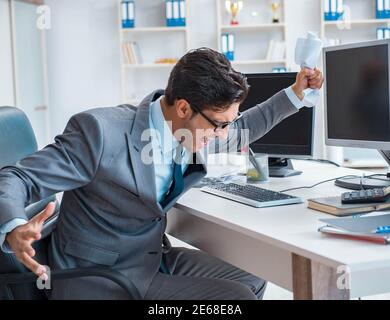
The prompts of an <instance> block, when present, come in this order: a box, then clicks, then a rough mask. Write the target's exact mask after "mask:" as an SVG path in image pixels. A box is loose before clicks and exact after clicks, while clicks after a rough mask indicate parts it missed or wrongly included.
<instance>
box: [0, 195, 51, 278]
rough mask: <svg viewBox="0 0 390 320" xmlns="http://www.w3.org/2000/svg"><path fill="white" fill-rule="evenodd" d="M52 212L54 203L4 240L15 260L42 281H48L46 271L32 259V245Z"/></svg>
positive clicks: (39, 235) (33, 253)
mask: <svg viewBox="0 0 390 320" xmlns="http://www.w3.org/2000/svg"><path fill="white" fill-rule="evenodd" d="M54 211H55V203H54V202H50V203H49V204H48V205H47V206H46V209H45V210H44V211H42V212H41V213H40V214H38V215H36V216H35V217H34V218H32V219H31V220H30V221H29V222H28V223H26V224H24V225H22V226H19V227H17V228H15V229H14V230H12V232H10V233H8V234H7V236H6V238H5V240H6V241H7V242H8V245H9V246H10V247H11V249H12V251H13V252H14V253H15V256H16V258H17V259H18V260H19V261H20V262H21V263H23V264H24V265H25V266H26V267H27V268H28V269H30V270H31V271H32V272H34V273H35V274H36V275H37V276H39V277H41V279H43V280H47V279H48V276H47V273H46V269H45V267H44V266H42V265H40V264H39V263H38V262H37V261H35V260H34V259H33V257H34V256H35V250H34V248H33V247H32V244H33V242H34V241H37V240H39V239H40V238H41V231H42V227H43V224H44V222H45V221H46V220H47V219H48V218H49V217H50V216H51V215H52V214H53V213H54Z"/></svg>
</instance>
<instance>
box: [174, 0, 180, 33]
mask: <svg viewBox="0 0 390 320" xmlns="http://www.w3.org/2000/svg"><path fill="white" fill-rule="evenodd" d="M172 21H173V25H172V26H173V27H178V26H180V1H179V0H173V1H172Z"/></svg>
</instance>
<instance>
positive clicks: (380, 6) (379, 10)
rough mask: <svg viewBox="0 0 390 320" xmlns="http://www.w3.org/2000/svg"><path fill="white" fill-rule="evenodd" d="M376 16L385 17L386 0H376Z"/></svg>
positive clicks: (378, 17)
mask: <svg viewBox="0 0 390 320" xmlns="http://www.w3.org/2000/svg"><path fill="white" fill-rule="evenodd" d="M376 18H377V19H384V18H386V15H385V0H376Z"/></svg>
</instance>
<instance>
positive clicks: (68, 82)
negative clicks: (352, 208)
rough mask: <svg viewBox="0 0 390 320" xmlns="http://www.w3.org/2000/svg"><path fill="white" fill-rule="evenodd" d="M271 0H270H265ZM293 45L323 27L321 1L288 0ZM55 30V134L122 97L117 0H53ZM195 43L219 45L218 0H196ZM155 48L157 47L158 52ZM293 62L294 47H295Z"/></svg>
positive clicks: (50, 41)
mask: <svg viewBox="0 0 390 320" xmlns="http://www.w3.org/2000/svg"><path fill="white" fill-rule="evenodd" d="M264 1H266V0H264ZM285 1H286V9H287V10H286V13H287V14H286V22H287V24H288V28H287V29H288V45H289V46H290V48H291V47H292V48H294V47H295V41H296V38H297V37H298V36H301V35H304V34H305V33H306V32H307V30H313V31H318V32H319V30H320V19H319V18H320V16H319V12H320V2H319V1H317V0H285ZM46 2H47V4H48V5H50V7H51V10H52V30H50V31H49V32H48V33H47V34H48V35H47V46H48V63H49V85H50V88H49V89H50V107H51V128H52V136H54V135H55V134H57V133H59V132H61V131H62V130H63V128H64V126H65V124H66V122H67V120H68V119H69V117H70V116H71V115H72V114H74V113H77V112H80V111H82V110H85V109H88V108H91V107H96V106H112V105H117V104H119V103H120V102H121V101H120V100H121V95H120V56H119V43H118V42H119V36H118V25H117V23H118V14H117V1H116V0H67V1H63V0H47V1H46ZM190 12H191V14H190V17H189V19H190V21H191V23H192V27H191V31H190V38H191V47H192V48H196V47H201V46H208V47H211V48H216V47H217V33H216V32H217V31H216V28H217V21H216V8H215V1H214V0H192V1H191V5H190ZM152 49H153V48H151V50H152ZM289 52H290V54H289V57H288V60H289V63H290V65H291V62H293V54H294V50H293V49H292V50H291V49H290V50H289ZM318 109H319V110H318V111H319V112H317V115H318V116H317V125H318V129H319V130H318V132H319V134H316V141H317V142H318V143H317V144H316V148H315V152H316V155H317V156H322V149H323V148H322V145H323V144H322V141H323V137H322V134H321V133H320V132H321V130H322V117H321V116H320V115H321V110H322V107H321V106H320V107H319V108H318Z"/></svg>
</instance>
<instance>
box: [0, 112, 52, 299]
mask: <svg viewBox="0 0 390 320" xmlns="http://www.w3.org/2000/svg"><path fill="white" fill-rule="evenodd" d="M35 151H37V142H36V139H35V135H34V131H33V129H32V127H31V124H30V121H29V120H28V119H27V117H26V115H25V114H24V113H23V111H21V110H19V109H17V108H13V107H0V168H2V167H5V166H8V165H12V164H14V163H16V162H17V161H19V160H21V159H23V158H25V157H27V156H29V155H31V154H32V153H34V152H35ZM0 189H1V185H0ZM53 200H55V198H54V197H51V198H49V199H45V200H42V201H40V202H38V203H36V204H32V205H30V206H29V207H27V208H26V213H27V216H28V217H33V216H35V215H36V214H38V213H39V212H41V211H42V209H43V208H45V206H46V205H47V204H48V203H49V202H50V201H53ZM0 215H1V212H0ZM49 241H50V236H48V237H46V238H45V239H42V240H41V241H39V242H37V243H35V245H34V248H35V250H36V252H37V256H36V258H37V259H39V262H40V263H42V264H47V245H48V242H49ZM28 271H29V270H27V269H26V268H25V267H24V266H23V265H22V264H21V263H20V262H19V261H17V259H16V258H15V256H14V255H13V254H6V253H3V252H2V251H0V274H6V273H23V272H28ZM9 295H11V296H9ZM10 298H11V299H29V300H30V299H46V294H45V292H44V291H42V290H38V288H37V287H36V285H35V284H23V285H14V286H12V287H11V292H0V300H1V299H10Z"/></svg>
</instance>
